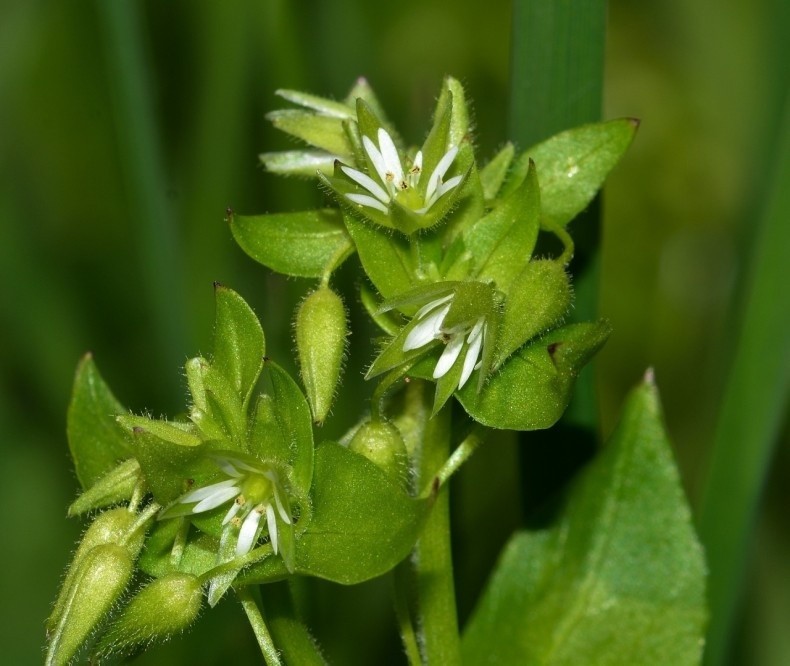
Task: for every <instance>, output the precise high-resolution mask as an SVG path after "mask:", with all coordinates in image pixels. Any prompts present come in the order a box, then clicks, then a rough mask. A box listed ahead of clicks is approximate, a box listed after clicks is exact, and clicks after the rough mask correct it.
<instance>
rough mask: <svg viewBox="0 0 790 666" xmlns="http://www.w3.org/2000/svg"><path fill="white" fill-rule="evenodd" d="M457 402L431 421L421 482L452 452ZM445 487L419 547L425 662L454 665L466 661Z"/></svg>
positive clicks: (421, 459)
mask: <svg viewBox="0 0 790 666" xmlns="http://www.w3.org/2000/svg"><path fill="white" fill-rule="evenodd" d="M451 411H452V409H451V406H450V405H448V406H445V407H444V408H443V409H442V410H441V411H439V413H438V414H436V416H434V417H433V418H432V419H430V420H429V421H428V422H427V423H426V425H425V432H424V435H423V440H422V446H421V450H420V451H419V457H418V462H417V482H418V484H419V485H418V487H420V486H424V485H425V484H426V483H427V482H430V481H431V480H432V479H433V478H434V477H435V476H436V474H437V473H438V472H439V470H440V469H441V468H442V466H443V465H444V463H445V461H446V460H447V457H448V456H449V455H450V415H451ZM448 490H449V489H448V488H447V487H444V488H442V489H441V490H440V491H439V494H438V497H437V498H436V503H435V504H434V507H433V510H432V511H431V514H430V516H429V517H428V520H427V522H426V524H425V527H424V529H423V531H422V535H421V536H420V540H419V541H418V542H417V547H416V550H415V566H416V569H417V588H418V596H419V610H420V628H419V631H420V643H421V646H422V655H423V662H424V663H427V664H442V666H454V665H457V664H460V663H461V645H460V638H459V635H458V618H457V615H456V605H455V586H454V583H453V559H452V551H451V547H450V495H449V492H448Z"/></svg>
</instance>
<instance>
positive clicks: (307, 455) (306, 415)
mask: <svg viewBox="0 0 790 666" xmlns="http://www.w3.org/2000/svg"><path fill="white" fill-rule="evenodd" d="M266 367H267V368H268V369H269V376H270V378H271V382H272V397H273V398H274V403H273V404H274V417H275V419H276V421H277V424H278V425H279V427H280V433H281V442H282V447H283V450H284V451H287V458H286V462H287V463H288V464H289V465H290V466H291V481H292V482H293V484H294V486H295V487H296V488H297V490H298V491H301V492H302V493H304V494H307V493H308V492H309V491H310V484H311V482H312V479H313V423H312V419H311V418H310V408H309V407H308V405H307V401H306V400H305V397H304V395H302V392H301V391H300V390H299V387H298V386H297V385H296V382H295V381H294V380H293V379H291V376H290V375H289V374H288V373H287V372H285V370H283V369H282V368H281V367H280V366H279V365H277V364H276V363H274V362H273V361H268V362H267V363H266ZM261 458H262V459H266V458H267V456H266V455H265V452H261ZM274 460H283V458H282V457H280V456H274Z"/></svg>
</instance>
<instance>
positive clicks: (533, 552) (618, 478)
mask: <svg viewBox="0 0 790 666" xmlns="http://www.w3.org/2000/svg"><path fill="white" fill-rule="evenodd" d="M705 576H706V570H705V562H704V556H703V551H702V547H701V545H700V543H699V540H698V538H697V536H696V535H695V533H694V528H693V524H692V520H691V512H690V510H689V506H688V502H687V500H686V498H685V497H684V495H683V489H682V485H681V482H680V478H679V475H678V470H677V468H676V466H675V463H674V460H673V459H672V451H671V447H670V444H669V442H668V439H667V436H666V433H665V431H664V427H663V424H662V418H661V409H660V405H659V400H658V395H657V392H656V389H655V386H654V385H653V384H652V382H651V381H650V380H649V379H648V381H646V382H645V383H644V384H642V385H641V386H639V387H638V388H637V389H635V390H634V391H633V392H632V393H631V395H630V397H629V398H628V400H627V403H626V406H625V409H624V411H623V416H622V418H621V421H620V424H619V425H618V427H617V429H616V430H615V432H614V434H613V435H612V437H611V439H610V440H609V442H608V444H607V445H606V446H605V448H604V449H603V451H602V453H601V454H600V455H599V456H598V457H597V458H596V459H595V460H594V461H593V462H592V463H591V464H590V465H589V466H588V467H587V468H586V469H585V470H584V471H583V472H582V474H581V475H580V476H579V477H578V478H577V479H576V480H575V481H574V483H573V486H572V487H571V489H570V493H569V495H568V497H567V500H566V501H565V505H564V508H563V510H562V513H561V514H560V516H559V518H558V520H557V521H556V522H555V524H554V525H553V526H552V527H550V528H549V529H544V530H542V531H538V532H526V531H522V532H518V533H517V534H516V535H515V536H514V537H513V538H512V539H511V540H510V542H509V543H508V545H507V546H506V547H505V549H504V551H503V554H502V556H501V558H500V560H499V563H498V565H497V567H496V569H495V571H494V574H493V576H492V578H491V580H490V582H489V583H488V586H487V588H486V590H485V591H484V593H483V595H482V598H481V600H480V602H479V603H478V606H477V608H476V610H475V611H474V613H473V615H472V618H471V620H470V622H469V624H468V626H467V629H466V631H465V634H464V637H463V645H462V647H463V662H464V663H465V664H472V665H474V664H492V663H497V664H548V663H551V664H557V665H558V666H560V665H568V666H570V665H571V664H578V663H580V655H583V659H582V661H583V662H584V663H589V664H601V665H603V666H615V665H617V666H619V665H630V664H644V665H646V666H663V665H664V664H682V665H688V666H692V665H696V664H699V663H700V661H701V659H702V650H703V647H704V633H705V625H706V619H707V611H706V601H705Z"/></svg>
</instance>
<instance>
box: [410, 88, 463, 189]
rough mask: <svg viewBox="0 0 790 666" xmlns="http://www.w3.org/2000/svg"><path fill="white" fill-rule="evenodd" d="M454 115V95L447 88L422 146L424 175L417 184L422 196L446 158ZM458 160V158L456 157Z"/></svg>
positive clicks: (441, 96)
mask: <svg viewBox="0 0 790 666" xmlns="http://www.w3.org/2000/svg"><path fill="white" fill-rule="evenodd" d="M452 114H453V95H452V93H451V92H449V90H448V89H447V88H446V87H443V88H442V92H441V94H440V95H439V101H438V102H437V104H436V111H435V112H434V118H433V126H432V127H431V130H430V132H429V133H428V136H427V138H426V139H425V142H424V143H423V144H422V165H423V166H422V173H421V174H420V180H419V182H418V184H417V190H418V191H419V192H420V194H421V195H423V196H424V195H425V188H426V186H427V184H428V180H429V177H430V175H431V174H432V173H433V170H434V169H435V168H436V165H437V164H439V160H441V159H442V157H444V154H445V153H446V152H447V150H448V148H449V146H450V145H451V140H450V122H451V118H452ZM456 159H457V157H456Z"/></svg>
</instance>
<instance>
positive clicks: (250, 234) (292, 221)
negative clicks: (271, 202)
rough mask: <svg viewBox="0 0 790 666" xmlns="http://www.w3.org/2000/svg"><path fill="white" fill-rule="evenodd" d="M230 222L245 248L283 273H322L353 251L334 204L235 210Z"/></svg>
mask: <svg viewBox="0 0 790 666" xmlns="http://www.w3.org/2000/svg"><path fill="white" fill-rule="evenodd" d="M333 168H334V167H333ZM313 175H314V174H313ZM229 222H230V230H231V233H232V234H233V238H234V239H235V240H236V242H237V243H238V244H239V247H241V249H242V250H244V251H245V252H246V253H247V254H248V255H249V256H250V257H252V258H253V259H255V261H257V262H258V263H260V264H263V265H264V266H266V267H267V268H270V269H272V270H273V271H276V272H277V273H283V274H284V275H292V276H294V277H310V278H318V277H323V276H324V275H325V274H326V273H327V272H331V271H333V270H335V269H336V268H337V267H339V266H340V264H342V263H343V261H344V260H345V259H346V258H347V257H348V256H350V255H351V254H352V253H353V251H354V246H353V244H352V242H351V238H349V235H348V233H347V232H346V229H345V227H344V225H343V219H342V216H341V214H340V211H338V210H335V209H333V208H324V209H320V210H307V211H300V212H295V213H274V214H269V215H250V216H245V215H236V214H235V213H234V214H231V215H230V217H229Z"/></svg>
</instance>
